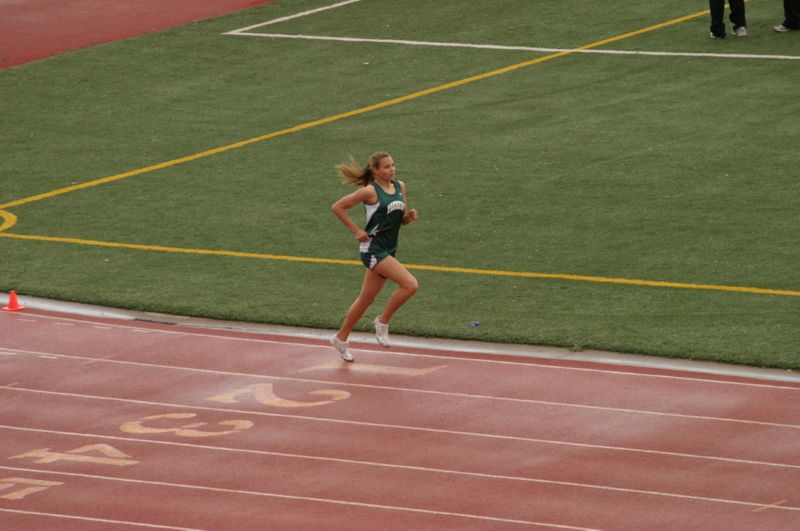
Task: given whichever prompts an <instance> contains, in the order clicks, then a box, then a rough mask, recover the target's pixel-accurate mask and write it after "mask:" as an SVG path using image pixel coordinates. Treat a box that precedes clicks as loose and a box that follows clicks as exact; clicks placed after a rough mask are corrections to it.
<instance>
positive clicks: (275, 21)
mask: <svg viewBox="0 0 800 531" xmlns="http://www.w3.org/2000/svg"><path fill="white" fill-rule="evenodd" d="M357 2H361V0H345V1H344V2H339V3H338V4H332V5H329V6H323V7H318V8H316V9H309V10H308V11H303V12H301V13H296V14H294V15H289V16H286V17H281V18H276V19H272V20H268V21H266V22H261V23H260V24H254V25H252V26H247V27H246V28H240V29H236V30H233V31H229V32H227V33H223V35H238V34H240V32H243V31H249V30H251V29H256V28H261V27H264V26H269V25H272V24H278V23H280V22H286V21H288V20H294V19H296V18H301V17H307V16H309V15H313V14H315V13H320V12H322V11H328V10H329V9H338V8H340V7H344V6H347V5H350V4H355V3H357Z"/></svg>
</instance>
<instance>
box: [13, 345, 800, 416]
mask: <svg viewBox="0 0 800 531" xmlns="http://www.w3.org/2000/svg"><path fill="white" fill-rule="evenodd" d="M15 352H16V353H18V354H30V355H40V354H47V353H42V352H35V351H26V350H19V349H18V350H15ZM52 356H55V357H59V358H64V359H69V360H81V361H92V362H102V363H111V364H117V365H128V366H132V367H144V368H148V369H166V370H173V371H186V372H195V373H200V374H213V375H223V376H236V377H247V378H264V379H268V380H280V381H288V382H301V383H315V384H325V385H333V386H340V387H355V388H361V389H374V390H378V391H394V392H400V393H412V394H424V395H434V396H445V397H450V398H453V397H454V398H467V399H471V400H493V401H498V402H511V403H518V404H535V405H541V406H549V407H566V408H574V409H586V410H590V411H607V412H611V413H626V414H632V415H646V416H654V417H667V418H677V419H688V420H700V421H712V422H727V423H735V424H744V425H753V426H768V427H771V428H781V429H791V430H800V424H782V423H778V422H765V421H760V420H747V419H735V418H726V417H711V416H706V415H688V414H683V413H667V412H662V411H649V410H643V409H630V408H618V407H609V406H592V405H588V404H576V403H570V402H556V401H552V400H535V399H532V398H510V397H503V396H491V395H478V394H470V393H456V392H451V391H434V390H431V389H416V388H411V387H393V386H388V385H372V384H363V383H353V382H340V381H335V380H321V379H315V378H296V377H294V376H277V375H270V374H251V373H241V372H232V371H220V370H217V369H200V368H196V367H181V366H176V365H160V364H156V363H145V362H140V361H127V360H120V359H109V358H108V357H106V358H94V357H90V356H72V355H67V354H54V355H52ZM40 357H41V356H40Z"/></svg>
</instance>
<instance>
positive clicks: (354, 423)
mask: <svg viewBox="0 0 800 531" xmlns="http://www.w3.org/2000/svg"><path fill="white" fill-rule="evenodd" d="M12 385H13V386H14V387H12ZM0 389H6V390H9V391H20V392H25V393H33V394H42V395H52V396H62V397H69V398H78V399H85V400H101V401H108V402H122V403H125V404H137V405H145V406H158V407H168V408H174V409H196V410H200V411H214V412H221V413H240V414H243V415H256V416H260V417H277V418H286V419H293V420H303V421H311V422H322V423H328V424H343V425H346V426H366V427H370V428H388V429H394V430H404V431H415V432H423V433H437V434H444V435H456V436H460V437H478V438H485V439H497V440H506V441H521V442H531V443H541V444H551V445H556V446H569V447H575V448H589V449H601V450H613V451H619V452H633V453H640V454H645V455H663V456H670V457H681V458H689V459H702V460H707V461H720V462H726V463H740V464H748V465H759V466H769V467H777V468H789V469H800V465H792V464H788V463H771V462H768V461H755V460H749V459H736V458H731V457H717V456H709V455H697V454H686V453H678V452H665V451H660V450H644V449H641V448H626V447H622V446H607V445H599V444H588V443H574V442H565V441H554V440H549V439H536V438H533V437H519V436H515V435H498V434H493V433H478V432H469V431H457V430H447V429H443V428H423V427H420V426H408V425H402V424H384V423H378V422H365V421H357V420H343V419H332V418H325V417H308V416H304V415H291V414H288V413H271V412H266V411H252V410H245V409H232V408H221V407H211V406H193V405H186V404H173V403H170V402H153V401H149V400H135V399H131V398H117V397H109V396H97V395H84V394H80V393H66V392H61V391H47V390H43V389H31V388H25V387H18V386H16V384H11V385H8V386H0Z"/></svg>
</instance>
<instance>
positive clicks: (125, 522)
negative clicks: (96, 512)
mask: <svg viewBox="0 0 800 531" xmlns="http://www.w3.org/2000/svg"><path fill="white" fill-rule="evenodd" d="M0 512H3V513H15V514H26V515H30V516H46V517H49V518H61V519H66V520H82V521H84V522H100V523H103V524H118V525H128V526H133V527H148V528H151V529H174V530H177V531H201V530H200V529H195V528H192V527H172V526H168V525H158V524H145V523H142V522H131V521H128V520H109V519H107V518H91V517H88V516H77V515H72V514H58V513H42V512H38V511H22V510H19V509H7V508H4V507H0Z"/></svg>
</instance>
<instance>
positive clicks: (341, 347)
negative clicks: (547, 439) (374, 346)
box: [331, 334, 353, 361]
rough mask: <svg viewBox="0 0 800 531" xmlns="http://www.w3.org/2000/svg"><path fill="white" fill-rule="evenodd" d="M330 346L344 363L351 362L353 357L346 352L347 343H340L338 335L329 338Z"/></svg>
mask: <svg viewBox="0 0 800 531" xmlns="http://www.w3.org/2000/svg"><path fill="white" fill-rule="evenodd" d="M331 345H333V348H335V349H336V350H337V352H339V355H340V356H342V359H343V360H344V361H353V355H352V354H350V352H349V351H348V350H347V341H342V340H341V339H339V336H338V335H336V334H334V336H333V337H332V338H331Z"/></svg>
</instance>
